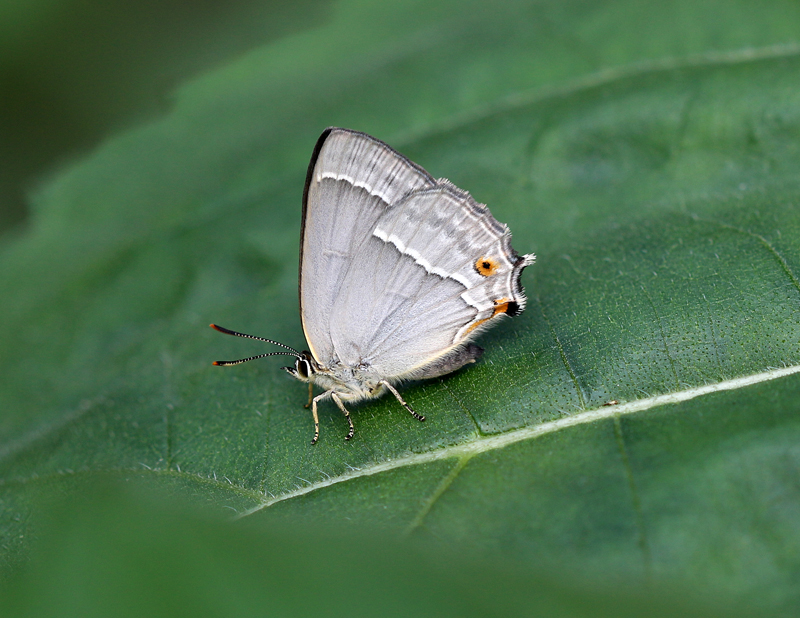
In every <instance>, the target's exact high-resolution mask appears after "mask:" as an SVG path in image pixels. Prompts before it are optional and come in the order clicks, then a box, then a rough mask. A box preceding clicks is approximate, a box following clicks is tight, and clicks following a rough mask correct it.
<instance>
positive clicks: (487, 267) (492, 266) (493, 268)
mask: <svg viewBox="0 0 800 618" xmlns="http://www.w3.org/2000/svg"><path fill="white" fill-rule="evenodd" d="M497 266H498V264H497V260H494V259H492V258H490V257H487V256H485V255H484V256H482V257H479V258H478V259H477V260H476V261H475V270H476V271H478V274H479V275H483V276H484V277H488V276H489V275H493V274H494V273H495V272H497Z"/></svg>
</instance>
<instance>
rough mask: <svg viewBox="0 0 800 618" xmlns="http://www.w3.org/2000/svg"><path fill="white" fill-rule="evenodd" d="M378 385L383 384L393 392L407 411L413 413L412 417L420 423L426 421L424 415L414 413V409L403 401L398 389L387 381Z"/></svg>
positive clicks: (382, 381)
mask: <svg viewBox="0 0 800 618" xmlns="http://www.w3.org/2000/svg"><path fill="white" fill-rule="evenodd" d="M378 384H383V385H384V386H385V387H386V388H388V389H389V390H390V391H391V393H392V395H394V396H395V397H396V398H397V401H399V402H400V403H401V404H402V405H403V407H404V408H405V409H406V410H408V411H409V412H411V416H413V417H414V418H415V419H417V420H418V421H424V420H425V417H424V416H422V414H417V413H416V412H414V408H412V407H411V406H410V405H408V404H407V403H406V402H405V401H404V400H403V398H402V397H401V396H400V393H398V392H397V389H396V388H395V387H394V386H392V385H391V384H389V383H388V382H387V381H386V380H381V381H380V382H378Z"/></svg>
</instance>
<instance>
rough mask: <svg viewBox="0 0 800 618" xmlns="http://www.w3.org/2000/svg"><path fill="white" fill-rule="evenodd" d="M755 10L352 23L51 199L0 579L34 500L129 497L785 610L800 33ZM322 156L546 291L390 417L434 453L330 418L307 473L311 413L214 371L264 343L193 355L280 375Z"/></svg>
mask: <svg viewBox="0 0 800 618" xmlns="http://www.w3.org/2000/svg"><path fill="white" fill-rule="evenodd" d="M751 8H752V7H751V6H750V4H749V3H744V2H742V3H736V2H724V3H722V2H710V1H706V2H697V1H696V0H695V1H694V2H676V3H671V4H669V5H665V6H660V5H657V6H656V5H654V6H650V5H647V6H646V7H645V6H644V5H641V4H640V3H634V2H621V1H620V2H605V3H583V2H577V1H576V2H555V1H554V2H541V3H538V4H536V5H528V4H525V3H519V4H517V3H503V4H502V5H501V6H500V7H497V6H495V5H489V4H484V3H480V2H473V3H468V4H466V5H465V4H464V3H448V2H444V1H442V2H437V3H412V2H406V3H392V4H391V6H387V5H386V4H385V3H377V2H367V1H363V2H356V1H350V2H344V1H343V2H341V3H339V4H337V5H336V8H335V11H334V16H333V18H332V19H331V20H330V21H329V22H328V23H326V24H325V25H324V26H322V27H320V28H317V29H314V30H310V31H307V32H304V33H301V34H297V35H293V36H291V37H287V38H284V39H282V40H279V41H277V42H275V43H273V44H271V45H269V46H266V47H264V48H262V49H258V50H254V51H253V52H252V53H250V54H248V55H247V56H245V57H243V58H241V59H240V60H238V61H237V62H235V63H233V64H231V65H230V66H227V67H223V68H221V69H219V70H218V71H215V72H212V73H210V74H208V75H205V76H202V77H200V78H198V79H197V80H195V81H194V82H192V83H190V84H187V85H186V86H184V87H183V88H182V89H181V90H180V91H179V92H178V93H177V95H176V101H175V107H174V110H173V111H172V112H171V113H170V114H169V115H168V116H166V117H165V118H163V119H161V120H158V121H156V122H153V123H151V124H149V125H146V126H143V127H141V128H139V129H136V130H134V131H131V132H129V133H126V134H123V135H120V136H117V137H116V138H114V139H111V140H109V141H108V142H107V143H106V144H104V145H103V147H102V148H100V149H98V150H97V151H96V152H95V153H94V154H93V155H92V156H90V157H88V158H87V159H85V160H84V161H82V162H80V163H79V164H76V165H74V166H72V167H71V168H69V169H67V170H65V171H64V172H63V173H61V174H60V175H59V176H58V177H56V178H54V179H53V180H52V181H51V182H50V183H48V184H47V185H46V186H44V187H43V188H42V189H41V190H40V191H39V192H38V193H37V195H36V196H35V198H34V207H35V209H36V215H35V220H34V222H33V224H32V225H31V227H30V229H29V230H27V231H26V232H25V233H24V234H22V235H20V236H19V237H18V238H15V239H7V240H6V242H5V244H4V246H3V249H2V254H0V264H1V266H0V312H2V315H3V317H4V320H5V328H4V329H3V332H2V333H0V355H1V356H0V371H2V375H3V387H2V389H0V406H2V409H3V410H4V414H3V417H2V419H1V420H0V436H2V444H1V445H0V479H2V481H0V507H1V510H0V522H2V523H0V544H1V545H2V547H3V550H4V551H3V554H2V560H3V561H4V564H5V565H6V567H7V570H9V571H13V570H14V568H15V566H16V565H17V564H18V563H19V562H20V561H23V560H25V557H26V555H27V547H28V544H27V538H28V537H30V536H36V535H37V534H38V529H39V528H38V526H39V525H40V524H39V523H38V522H39V521H40V520H41V515H40V513H42V512H48V511H49V509H54V508H56V507H54V506H52V504H53V503H52V498H53V496H57V495H60V494H63V493H65V492H66V493H69V492H70V491H74V488H75V487H83V486H85V484H86V483H89V484H90V485H91V484H92V483H93V482H94V481H95V479H101V478H102V479H107V478H109V477H111V478H117V479H118V480H119V481H120V482H122V481H126V480H128V479H132V478H137V479H140V480H142V481H143V482H145V483H146V484H148V485H150V486H154V487H166V488H168V489H170V490H171V491H172V492H173V493H174V494H175V495H177V494H182V495H192V496H194V497H195V499H196V501H197V502H198V503H201V502H205V503H207V504H209V505H212V507H213V508H221V507H229V508H232V509H234V510H235V511H237V512H238V513H239V515H240V519H242V520H243V521H246V522H251V524H252V525H254V526H255V527H256V528H260V527H264V528H265V529H267V530H272V529H273V527H275V526H278V527H280V526H282V525H283V524H282V523H281V521H280V520H282V519H283V518H290V519H292V520H294V521H299V522H306V525H307V526H312V525H313V526H316V525H318V524H317V521H318V520H324V521H331V520H338V519H342V520H344V521H351V522H357V523H359V524H362V525H365V524H366V525H369V526H371V527H375V528H379V529H381V528H382V529H384V530H385V531H386V532H384V534H387V535H388V536H392V537H394V536H401V535H408V536H410V537H411V538H412V539H418V540H419V541H420V542H423V543H427V542H428V540H431V541H433V540H435V541H437V542H438V543H441V544H444V545H446V546H453V547H457V546H460V545H467V546H471V547H472V548H480V549H483V550H485V551H486V552H488V553H489V554H498V553H499V554H500V555H502V556H512V557H513V558H514V559H517V560H520V561H522V562H525V563H530V562H537V561H541V560H546V561H549V560H555V559H556V557H557V558H558V559H559V560H563V561H565V564H567V565H569V566H568V567H566V568H568V569H570V570H572V571H575V572H578V571H580V572H589V573H590V574H591V573H597V572H603V573H606V574H607V573H613V574H616V575H618V576H620V577H623V578H627V581H629V582H650V583H652V584H655V585H666V583H667V582H672V581H676V580H681V581H686V582H690V583H691V584H692V585H695V586H697V587H698V589H709V590H712V591H716V592H718V593H722V594H725V595H727V596H728V597H729V598H734V599H736V600H737V602H746V603H748V604H751V605H753V606H755V607H759V608H762V609H767V610H769V611H771V612H773V613H778V612H788V611H789V609H790V608H792V607H794V606H796V604H797V602H798V601H799V600H800V599H799V598H798V586H797V583H798V577H800V560H799V559H798V556H800V552H798V551H797V550H798V548H799V547H798V546H800V530H799V529H798V525H797V522H798V521H800V518H799V517H798V515H800V512H798V511H800V484H798V482H797V479H798V478H800V476H799V475H798V472H799V471H800V449H798V447H797V446H796V445H797V444H798V443H800V442H798V437H800V436H798V430H799V429H800V428H799V427H798V420H797V419H798V415H797V410H798V405H797V404H796V403H795V402H796V401H798V397H797V390H798V389H800V376H796V375H794V374H796V373H797V372H800V279H799V277H800V241H798V238H800V233H799V232H800V229H799V228H800V216H798V208H797V204H798V201H799V199H800V181H798V179H799V178H800V174H799V173H798V172H800V169H798V168H799V167H800V166H799V165H798V161H800V156H799V155H800V139H798V138H800V114H798V110H800V91H798V90H797V88H796V83H795V82H796V75H797V73H798V69H800V45H798V43H797V36H796V31H797V28H796V26H797V24H798V18H800V14H799V12H798V8H797V6H796V5H795V4H794V3H789V2H776V3H771V4H770V5H769V6H768V7H766V8H763V10H762V9H759V11H758V13H757V14H753V11H752V10H751ZM326 125H341V126H348V127H352V128H356V129H360V130H365V131H367V132H370V133H372V134H375V135H376V136H378V137H380V138H382V139H384V140H386V141H388V142H389V143H390V144H392V145H393V146H395V147H397V148H399V149H400V150H401V151H402V152H403V153H404V154H406V155H408V156H409V157H410V158H411V159H412V160H414V161H416V162H418V163H420V164H421V165H423V166H424V167H425V168H426V169H428V170H429V171H430V172H431V173H432V174H434V175H435V176H446V177H448V178H449V179H450V180H452V181H453V182H455V183H456V184H457V185H459V186H460V187H462V188H465V189H467V190H469V191H470V192H471V193H472V194H473V195H474V196H475V197H476V199H478V200H479V201H481V202H485V203H487V204H489V205H490V207H491V209H492V211H493V213H494V214H495V216H496V217H497V218H498V219H499V220H501V221H504V222H506V223H508V224H509V226H510V228H511V229H512V230H513V232H514V246H515V248H516V249H517V250H518V251H520V252H529V251H531V250H533V251H535V252H536V253H537V254H538V256H539V260H538V262H537V264H536V265H534V266H533V267H531V268H529V269H528V270H527V271H526V274H525V276H524V278H523V283H524V284H525V285H526V288H527V290H528V295H529V298H530V302H529V306H528V309H527V310H526V312H525V313H524V314H523V315H522V316H520V317H518V318H515V319H514V320H508V321H506V322H505V323H504V324H502V325H501V326H500V327H498V328H496V329H495V330H493V331H492V332H491V333H488V334H487V335H484V336H482V338H481V340H480V342H481V344H482V345H483V346H484V347H486V348H487V353H486V355H485V357H484V359H483V360H482V361H481V363H479V364H477V365H475V366H473V367H471V368H469V369H467V370H464V371H461V372H459V373H457V374H455V375H452V376H448V377H446V378H444V379H441V380H434V381H430V382H426V383H422V384H416V385H410V386H409V387H407V388H406V389H405V390H404V396H405V397H406V398H407V400H408V401H409V403H411V404H412V405H413V406H414V407H415V408H416V409H417V410H418V411H420V412H422V413H423V414H425V416H426V417H427V419H428V420H427V422H426V423H425V424H423V425H420V424H419V423H417V422H416V421H415V420H414V419H413V418H411V417H410V416H409V415H408V414H407V413H406V412H405V411H404V410H402V409H401V408H400V407H399V406H398V405H397V403H396V402H395V401H390V400H389V399H384V400H381V401H377V402H370V403H366V404H363V405H361V406H360V407H359V408H358V409H357V410H356V412H355V414H354V422H355V424H356V438H355V439H354V440H353V441H352V442H350V443H345V442H344V441H343V437H344V435H345V434H346V427H347V423H346V421H345V419H344V418H342V416H341V414H340V413H339V412H338V411H337V410H336V408H335V407H334V406H332V405H330V406H325V407H323V410H322V413H321V425H322V427H321V430H322V436H321V439H320V442H319V443H318V444H317V445H316V446H315V447H311V446H310V445H309V440H310V438H311V436H312V432H313V425H312V422H311V418H310V414H309V413H308V411H307V410H304V409H303V408H302V404H303V403H305V399H306V392H305V388H304V387H303V385H300V384H297V383H294V382H292V381H291V380H289V379H288V377H287V376H286V375H285V374H284V373H283V372H281V371H279V370H278V369H277V365H278V363H277V362H269V361H264V362H262V363H261V364H258V363H251V364H248V365H244V366H241V367H235V368H228V369H220V368H216V367H210V366H209V365H210V361H212V360H215V359H218V358H239V357H243V356H247V355H249V354H253V353H258V352H260V351H262V348H261V347H260V346H256V345H255V344H252V343H247V342H243V341H241V340H237V339H233V338H224V337H221V336H219V335H218V334H216V333H214V332H213V331H211V330H210V329H208V328H207V326H206V325H207V324H208V323H209V322H212V321H213V322H216V323H219V324H222V325H224V326H227V327H230V328H234V329H236V330H241V331H244V332H252V333H253V334H256V335H262V336H266V337H270V338H274V339H277V340H280V341H283V342H285V343H287V344H289V345H292V346H294V347H297V348H302V347H304V343H303V339H302V331H301V329H300V326H299V320H298V316H297V309H296V306H297V300H296V299H297V291H296V280H297V279H296V278H297V269H296V264H297V257H296V256H297V246H298V238H299V210H300V208H299V202H300V193H301V190H302V183H303V178H304V173H305V167H306V165H307V160H308V157H309V155H310V150H311V147H312V146H313V143H314V140H315V138H316V136H317V135H318V134H319V132H320V131H321V130H322V129H323V128H324V127H325V126H326ZM610 402H619V403H618V404H617V405H605V404H608V403H610ZM176 499H177V498H176ZM47 505H51V506H47ZM360 527H361V526H360ZM632 585H638V583H636V584H632Z"/></svg>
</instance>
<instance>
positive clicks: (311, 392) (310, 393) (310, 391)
mask: <svg viewBox="0 0 800 618" xmlns="http://www.w3.org/2000/svg"><path fill="white" fill-rule="evenodd" d="M313 398H314V388H313V385H312V384H311V382H309V383H308V403H307V404H306V405H305V406H304V407H306V408H307V407H308V406H310V405H311V400H312V399H313Z"/></svg>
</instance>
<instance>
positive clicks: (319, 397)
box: [311, 391, 333, 444]
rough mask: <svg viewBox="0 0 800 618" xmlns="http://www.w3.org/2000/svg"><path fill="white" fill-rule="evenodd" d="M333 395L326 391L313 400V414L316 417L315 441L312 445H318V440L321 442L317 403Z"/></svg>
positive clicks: (312, 441)
mask: <svg viewBox="0 0 800 618" xmlns="http://www.w3.org/2000/svg"><path fill="white" fill-rule="evenodd" d="M332 394H333V393H331V391H325V392H324V393H322V394H321V395H317V396H316V397H314V399H312V400H311V414H313V415H314V439H313V440H311V444H316V443H317V440H319V416H318V415H317V402H318V401H320V400H322V399H325V398H326V397H328V396H330V395H332Z"/></svg>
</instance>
